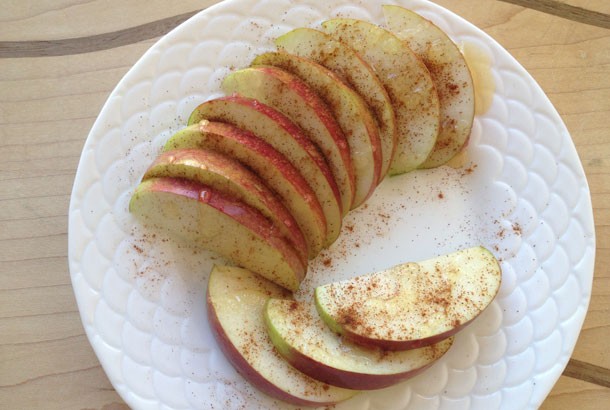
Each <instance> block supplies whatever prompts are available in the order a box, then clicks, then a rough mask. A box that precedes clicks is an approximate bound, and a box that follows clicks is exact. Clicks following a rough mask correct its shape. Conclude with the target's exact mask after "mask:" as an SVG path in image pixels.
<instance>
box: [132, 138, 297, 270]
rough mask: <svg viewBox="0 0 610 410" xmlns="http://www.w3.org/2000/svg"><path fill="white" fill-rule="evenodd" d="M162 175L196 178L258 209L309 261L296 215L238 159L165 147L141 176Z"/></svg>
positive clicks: (147, 177)
mask: <svg viewBox="0 0 610 410" xmlns="http://www.w3.org/2000/svg"><path fill="white" fill-rule="evenodd" d="M159 177H174V178H185V179H189V180H192V181H196V182H199V183H201V184H204V185H207V186H208V187H210V188H212V189H214V190H216V191H219V192H222V193H224V194H227V195H229V196H232V197H233V198H235V199H237V200H239V201H241V202H243V203H245V204H246V205H248V206H250V207H252V208H254V209H256V210H258V211H259V212H260V213H262V214H263V215H264V216H265V217H266V218H268V219H269V220H270V221H271V222H272V223H273V225H275V226H276V227H277V228H278V229H279V230H280V232H281V233H282V235H283V236H284V238H285V239H286V240H287V241H288V242H290V244H291V245H292V247H293V248H294V249H295V250H296V251H297V253H298V254H299V256H300V257H301V260H302V261H303V264H307V259H308V253H307V243H306V242H305V237H304V236H303V233H302V232H301V229H300V228H299V225H298V224H297V222H296V221H295V220H294V217H293V216H292V215H291V214H290V212H289V211H288V209H286V207H285V206H284V205H283V204H282V202H281V201H280V200H279V199H278V197H277V196H276V195H275V194H274V193H273V192H272V191H271V190H270V189H269V188H268V187H267V186H266V185H265V183H264V182H263V181H262V180H261V179H260V178H259V177H257V176H256V175H255V174H254V173H253V172H252V171H250V170H249V169H248V168H246V167H245V166H244V165H242V164H241V163H240V162H238V161H237V160H235V159H233V158H231V157H229V156H227V155H225V154H222V153H219V152H215V151H211V150H209V149H205V148H197V149H195V148H192V149H177V150H172V151H166V152H163V153H161V154H160V155H159V156H158V157H157V158H156V159H155V161H154V162H153V163H152V165H151V166H150V167H149V168H148V170H147V171H146V173H145V174H144V176H143V177H142V179H143V180H146V179H149V178H159Z"/></svg>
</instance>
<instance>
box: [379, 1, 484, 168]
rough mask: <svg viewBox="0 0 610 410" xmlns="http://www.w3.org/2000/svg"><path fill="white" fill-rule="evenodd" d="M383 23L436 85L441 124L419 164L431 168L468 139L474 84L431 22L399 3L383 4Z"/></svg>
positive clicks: (461, 58) (460, 57)
mask: <svg viewBox="0 0 610 410" xmlns="http://www.w3.org/2000/svg"><path fill="white" fill-rule="evenodd" d="M383 13H384V15H385V20H386V24H387V26H388V28H389V30H390V31H392V32H393V33H394V34H396V36H397V37H398V38H400V39H401V40H404V41H405V42H406V43H407V44H408V45H409V47H410V48H411V50H413V52H414V53H415V54H416V55H417V56H418V57H419V58H420V59H421V60H422V61H423V62H424V64H425V65H426V67H428V70H429V71H430V74H431V75H432V79H433V80H434V82H435V84H436V89H437V91H438V97H439V100H440V114H441V124H440V127H441V128H440V131H439V134H438V138H437V140H436V144H435V145H434V149H433V150H432V152H431V153H430V155H429V156H428V158H427V159H426V161H425V162H424V163H423V164H422V165H421V167H422V168H433V167H437V166H440V165H443V164H444V163H446V162H447V161H449V160H450V159H451V158H453V157H454V156H455V155H456V154H457V153H458V152H460V150H461V149H462V148H463V147H464V146H465V145H466V143H467V142H468V138H469V136H470V130H471V129H472V123H473V121H474V112H475V105H474V102H475V101H474V85H473V82H472V75H471V73H470V70H469V69H468V64H467V63H466V60H465V59H464V56H463V55H462V53H461V52H460V49H459V48H458V47H457V45H456V44H455V43H454V42H453V41H452V40H451V39H450V38H449V36H447V34H446V33H445V32H444V31H443V30H441V29H440V28H438V27H437V26H436V25H435V24H434V23H432V22H431V21H429V20H427V19H425V18H423V17H422V16H420V15H419V14H417V13H415V12H413V11H411V10H408V9H405V8H404V7H400V6H390V5H384V6H383Z"/></svg>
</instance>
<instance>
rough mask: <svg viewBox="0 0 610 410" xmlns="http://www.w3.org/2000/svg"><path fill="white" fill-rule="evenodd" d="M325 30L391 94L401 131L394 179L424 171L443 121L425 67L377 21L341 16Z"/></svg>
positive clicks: (395, 157)
mask: <svg viewBox="0 0 610 410" xmlns="http://www.w3.org/2000/svg"><path fill="white" fill-rule="evenodd" d="M322 27H323V29H324V31H326V32H327V33H329V34H331V35H332V36H334V37H336V38H337V39H339V40H340V41H342V42H344V43H346V44H347V45H348V46H350V47H352V48H353V49H354V50H355V51H356V52H358V53H359V54H360V55H361V56H362V58H363V59H364V60H365V61H366V62H367V63H369V64H370V65H371V66H372V67H373V69H374V70H375V72H377V74H378V76H379V79H380V80H381V82H382V83H383V85H384V86H385V88H386V90H387V91H388V94H389V96H390V99H391V101H392V105H393V107H394V112H395V114H396V124H397V127H398V137H397V141H396V151H395V153H394V158H393V159H392V163H391V164H390V170H389V173H390V175H396V174H402V173H405V172H408V171H411V170H414V169H416V168H417V167H419V166H420V165H421V164H422V163H423V162H424V161H425V160H426V158H428V155H429V154H430V152H431V151H432V148H433V147H434V144H435V143H436V138H437V135H438V131H439V119H440V114H439V100H438V94H437V92H436V88H435V87H434V82H433V81H432V77H431V76H430V72H429V71H428V69H427V68H426V66H425V65H424V63H423V62H422V61H421V60H420V59H419V58H417V56H415V54H413V52H412V51H411V50H410V49H409V47H408V46H407V45H406V43H404V42H403V41H402V40H400V39H399V38H398V37H396V36H395V35H394V34H392V33H390V32H389V31H387V30H385V29H382V28H381V27H379V26H376V25H374V24H372V23H369V22H366V21H363V20H356V19H343V18H337V19H332V20H327V21H325V22H324V23H322Z"/></svg>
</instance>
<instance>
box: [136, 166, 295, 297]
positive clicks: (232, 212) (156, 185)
mask: <svg viewBox="0 0 610 410" xmlns="http://www.w3.org/2000/svg"><path fill="white" fill-rule="evenodd" d="M146 182H147V183H150V188H149V189H150V191H154V192H166V193H170V194H174V195H180V196H183V197H186V198H190V199H192V200H195V201H198V202H200V203H203V204H206V205H208V206H210V207H212V208H214V209H215V210H217V211H218V212H221V213H223V214H225V215H227V216H229V217H230V218H232V219H233V220H235V221H236V222H237V223H239V224H241V225H243V226H245V227H246V228H247V229H248V230H250V231H251V232H252V233H254V234H256V235H258V236H260V237H262V238H263V239H264V240H265V242H266V243H267V244H268V245H269V246H272V247H273V248H274V249H276V250H278V251H279V252H280V254H281V255H282V256H283V257H284V258H285V259H286V262H287V264H288V265H289V266H290V268H291V270H292V272H293V273H294V276H295V277H294V279H295V281H296V282H298V283H300V282H301V281H302V280H303V279H304V278H305V274H306V271H307V266H306V265H304V264H303V262H302V261H301V258H300V257H299V255H298V254H297V252H296V251H295V250H294V248H293V247H292V246H291V245H290V244H289V243H288V242H287V241H286V240H285V239H284V238H283V237H282V235H281V233H280V232H279V230H278V229H277V227H275V226H274V225H273V224H272V223H271V222H270V221H269V220H268V219H267V218H265V217H264V216H263V215H262V214H261V213H260V212H258V211H257V210H256V209H254V208H251V207H249V206H247V205H245V204H243V203H241V202H240V201H236V200H235V199H233V198H231V197H229V196H227V195H225V194H222V193H221V192H218V191H215V190H212V189H210V188H209V187H207V186H205V185H202V184H199V183H197V182H194V181H189V180H185V179H179V178H169V177H164V178H154V179H150V180H147V181H146ZM226 256H228V257H229V258H230V257H231V256H230V255H226ZM297 286H298V285H297ZM293 290H296V288H295V289H293Z"/></svg>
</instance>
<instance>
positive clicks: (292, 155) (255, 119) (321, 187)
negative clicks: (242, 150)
mask: <svg viewBox="0 0 610 410" xmlns="http://www.w3.org/2000/svg"><path fill="white" fill-rule="evenodd" d="M204 119H206V120H212V121H222V122H228V123H230V124H233V125H235V126H237V127H239V128H242V129H245V130H247V131H250V132H252V133H253V134H255V135H256V136H257V137H259V138H261V139H263V140H264V141H266V142H267V143H269V144H270V145H271V146H273V148H275V149H276V150H278V151H279V152H280V153H282V154H283V155H285V156H286V158H288V160H289V161H290V162H291V163H292V164H293V165H294V166H295V167H298V169H299V171H300V172H301V174H302V175H303V177H304V178H305V180H306V181H307V183H308V184H309V186H310V187H311V188H312V189H313V191H314V192H315V193H316V197H317V198H318V201H319V202H320V204H321V205H322V210H323V211H324V216H325V217H326V227H327V231H326V241H325V246H330V245H331V244H332V243H333V242H334V241H335V240H336V239H337V237H338V236H339V233H340V231H341V223H342V210H341V194H340V193H339V188H338V186H337V183H336V182H335V179H334V177H333V175H332V172H331V170H330V168H329V166H328V164H327V163H326V161H325V160H324V157H323V156H322V154H321V153H320V152H319V151H318V148H317V147H316V146H315V144H314V143H313V142H312V141H311V140H310V139H309V138H307V136H306V135H305V134H304V133H303V131H302V130H301V129H300V128H299V127H298V126H297V125H295V123H294V122H292V121H291V120H290V119H289V118H288V117H286V116H285V115H284V114H282V113H281V112H279V111H278V110H276V109H274V108H272V107H270V106H268V105H265V104H262V103H260V102H258V101H257V100H254V99H251V98H245V97H241V96H238V95H232V96H227V97H222V98H217V99H214V100H210V101H206V102H204V103H203V104H201V105H199V106H198V107H197V108H196V109H195V110H194V111H193V113H192V114H191V116H190V118H189V124H193V123H198V122H200V121H201V120H204Z"/></svg>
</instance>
